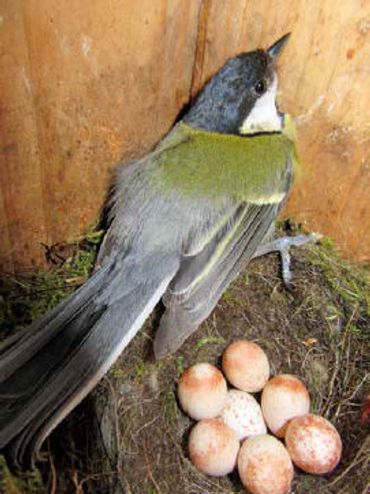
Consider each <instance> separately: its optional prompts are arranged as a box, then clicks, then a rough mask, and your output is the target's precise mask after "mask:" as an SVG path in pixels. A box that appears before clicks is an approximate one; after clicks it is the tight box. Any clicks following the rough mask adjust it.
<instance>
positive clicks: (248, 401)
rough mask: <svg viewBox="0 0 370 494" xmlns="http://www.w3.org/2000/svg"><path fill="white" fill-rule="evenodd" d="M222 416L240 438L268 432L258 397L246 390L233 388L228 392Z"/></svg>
mask: <svg viewBox="0 0 370 494" xmlns="http://www.w3.org/2000/svg"><path fill="white" fill-rule="evenodd" d="M221 418H222V420H223V421H224V422H225V424H226V425H228V426H229V427H230V428H231V429H232V430H233V431H234V432H235V434H236V435H237V437H238V439H239V440H242V439H245V438H246V437H250V436H255V435H257V434H265V433H266V432H267V429H266V425H265V422H264V420H263V416H262V412H261V407H260V406H259V404H258V403H257V401H256V399H255V398H254V397H253V396H252V395H250V394H249V393H246V392H245V391H240V390H237V389H232V390H230V391H229V392H228V395H227V400H226V404H225V406H224V408H223V410H222V413H221Z"/></svg>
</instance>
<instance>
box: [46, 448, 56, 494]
mask: <svg viewBox="0 0 370 494" xmlns="http://www.w3.org/2000/svg"><path fill="white" fill-rule="evenodd" d="M48 453H49V454H48V456H49V463H50V471H51V486H50V492H49V494H56V492H57V472H56V468H55V464H54V459H53V455H52V454H51V451H50V441H49V440H48Z"/></svg>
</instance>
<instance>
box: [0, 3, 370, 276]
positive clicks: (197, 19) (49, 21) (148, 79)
mask: <svg viewBox="0 0 370 494" xmlns="http://www.w3.org/2000/svg"><path fill="white" fill-rule="evenodd" d="M287 31H292V36H291V40H290V42H289V43H288V45H287V47H286V49H285V51H284V54H283V56H282V57H281V60H280V63H279V73H280V87H281V98H280V106H281V107H282V109H283V110H287V111H289V112H290V113H292V114H293V115H294V116H295V119H296V122H297V125H298V132H299V150H300V156H301V161H302V165H303V169H304V176H303V178H302V180H301V181H300V183H298V184H297V185H296V187H295V189H294V192H293V194H292V196H291V199H290V202H289V204H288V207H287V209H286V210H285V213H284V214H285V215H290V216H293V217H294V218H296V219H297V220H299V221H303V222H305V223H306V224H307V226H308V228H310V229H313V230H317V231H321V232H322V233H325V234H328V235H331V236H333V237H334V238H335V239H336V241H337V242H338V244H339V245H340V247H341V249H342V250H343V252H344V254H345V255H347V256H349V257H352V258H353V259H357V260H360V261H366V260H370V200H369V199H370V163H369V157H368V154H367V153H368V148H369V136H370V132H369V130H370V129H369V106H370V92H369V89H368V88H369V87H370V75H369V74H370V66H369V63H370V43H369V36H370V3H369V2H368V1H361V0H342V1H341V2H334V0H324V1H318V0H312V1H308V0H276V1H275V2H271V1H269V0H259V1H258V2H257V1H247V0H230V1H228V2H224V1H222V0H203V1H201V0H167V1H166V0H157V1H156V2H151V1H149V0H140V1H137V2H131V1H129V0H108V1H107V0H95V1H94V2H88V1H87V0H69V1H68V2H60V1H57V0H45V1H43V2H40V1H38V0H28V1H27V2H23V1H21V0H0V63H1V67H6V70H2V71H1V74H0V102H1V116H0V124H1V131H2V132H1V141H0V142H1V153H0V166H1V174H0V234H1V243H0V265H1V267H2V268H3V269H5V270H7V271H9V270H11V269H13V268H15V269H17V270H22V269H25V268H28V267H30V266H33V265H35V264H38V265H39V264H41V263H42V262H43V248H42V246H41V243H45V244H49V245H50V244H53V243H56V242H62V241H69V240H72V239H73V238H74V237H76V236H78V235H79V234H80V233H81V232H82V231H84V230H85V229H86V228H87V227H88V225H90V224H91V223H92V222H93V221H94V220H95V219H96V218H97V216H98V214H99V210H100V207H101V205H102V201H103V198H104V194H105V191H106V188H107V182H108V177H109V173H110V170H111V169H112V167H113V166H114V165H115V164H116V163H117V162H118V161H119V160H120V159H121V158H124V159H130V158H132V157H134V156H139V155H142V154H144V153H145V152H146V151H147V150H148V149H150V147H151V146H152V145H153V144H154V143H155V142H156V141H157V140H158V139H160V138H161V137H162V136H163V135H164V133H165V132H166V131H167V130H168V129H169V128H170V127H171V125H172V124H173V121H174V119H175V118H176V115H177V113H178V111H179V110H180V109H181V108H182V107H183V105H184V104H185V103H187V102H188V101H189V99H190V96H191V95H193V96H194V95H195V94H196V92H197V91H198V90H199V88H200V87H201V86H202V84H203V83H204V82H205V81H206V80H207V79H208V78H209V77H210V76H211V75H212V74H213V73H214V72H215V71H216V70H217V69H218V68H219V67H220V66H221V65H222V64H223V63H224V62H225V60H226V59H227V58H228V57H230V56H233V55H235V54H236V53H238V52H241V51H246V50H250V49H254V48H256V47H258V46H260V47H267V46H269V45H270V44H271V43H272V42H274V41H275V40H276V39H277V38H278V37H279V36H281V35H282V34H284V33H285V32H287Z"/></svg>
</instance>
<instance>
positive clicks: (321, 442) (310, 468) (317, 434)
mask: <svg viewBox="0 0 370 494" xmlns="http://www.w3.org/2000/svg"><path fill="white" fill-rule="evenodd" d="M285 442H286V446H287V448H288V451H289V454H290V457H291V458H292V460H293V462H294V463H295V464H296V465H297V466H298V467H299V468H301V469H302V470H304V471H305V472H307V473H314V474H324V473H328V472H331V471H332V470H333V469H334V468H335V467H336V466H337V465H338V463H339V460H340V457H341V454H342V441H341V438H340V436H339V434H338V432H337V430H336V429H335V427H334V426H333V425H332V424H331V423H330V422H329V421H328V420H326V419H324V418H323V417H319V416H318V415H313V414H308V415H304V416H303V417H297V418H295V419H293V420H292V421H291V422H290V423H289V425H288V427H287V431H286V435H285Z"/></svg>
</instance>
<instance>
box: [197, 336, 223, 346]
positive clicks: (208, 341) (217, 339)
mask: <svg viewBox="0 0 370 494" xmlns="http://www.w3.org/2000/svg"><path fill="white" fill-rule="evenodd" d="M225 343H226V340H225V338H223V337H222V336H206V337H205V338H200V339H199V340H198V341H197V342H196V344H195V348H202V347H203V346H206V345H223V344H225Z"/></svg>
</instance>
